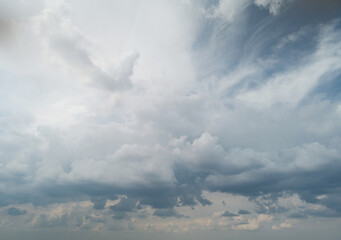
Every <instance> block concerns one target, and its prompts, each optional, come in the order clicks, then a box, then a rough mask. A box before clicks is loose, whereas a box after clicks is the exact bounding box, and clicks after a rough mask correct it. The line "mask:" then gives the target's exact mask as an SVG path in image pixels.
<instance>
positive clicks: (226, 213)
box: [221, 210, 238, 217]
mask: <svg viewBox="0 0 341 240" xmlns="http://www.w3.org/2000/svg"><path fill="white" fill-rule="evenodd" d="M221 216H223V217H236V216H238V214H235V213H231V212H229V211H227V210H226V211H225V212H223V214H222V215H221Z"/></svg>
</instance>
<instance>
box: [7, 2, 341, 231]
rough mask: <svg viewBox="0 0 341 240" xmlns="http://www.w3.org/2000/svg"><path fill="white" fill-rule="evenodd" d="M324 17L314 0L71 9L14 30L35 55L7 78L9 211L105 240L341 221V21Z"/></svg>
mask: <svg viewBox="0 0 341 240" xmlns="http://www.w3.org/2000/svg"><path fill="white" fill-rule="evenodd" d="M317 2H318V1H314V3H313V5H314V6H316V5H320V6H321V9H322V10H321V11H322V12H323V14H322V13H321V14H319V13H318V11H316V10H315V7H314V9H312V10H307V11H308V12H309V14H312V16H317V15H318V16H319V17H318V18H314V20H309V19H311V17H310V15H309V14H308V13H307V14H303V12H302V14H296V13H297V12H299V11H300V9H301V7H304V6H308V5H307V4H308V1H299V0H297V1H287V2H284V1H278V0H275V1H230V0H224V1H216V2H212V1H207V2H205V1H201V2H195V3H194V2H193V1H185V2H182V3H179V2H173V1H155V2H153V3H155V4H151V3H147V4H137V5H136V9H135V8H134V10H132V8H133V7H132V5H133V6H135V3H137V2H132V3H116V2H115V3H106V4H108V5H103V4H104V2H100V3H99V4H98V6H97V5H96V7H99V8H100V9H101V10H103V11H100V13H101V14H99V13H98V12H97V10H95V9H92V8H88V7H85V6H87V4H89V5H91V6H93V5H92V4H93V3H90V1H89V2H85V3H83V4H84V6H83V5H82V4H79V3H77V1H70V2H69V4H65V3H63V4H60V3H57V4H55V5H54V4H52V5H50V4H46V5H45V8H43V9H39V10H37V9H34V11H33V10H32V13H30V14H28V15H27V16H25V21H22V20H20V18H13V19H14V20H15V22H16V23H20V24H22V25H21V26H22V29H21V30H20V31H19V30H18V31H19V33H18V34H17V35H16V36H17V37H18V38H19V40H21V41H24V40H25V43H26V45H27V46H25V47H23V48H20V47H19V46H20V44H19V43H15V42H13V43H12V44H13V46H18V49H17V51H18V52H19V53H18V52H17V53H16V54H14V53H13V54H12V55H13V56H12V57H13V58H14V59H15V61H13V62H11V61H8V62H7V61H4V62H6V65H4V67H3V69H1V71H0V73H1V78H0V79H1V80H0V82H1V85H2V86H3V87H2V88H1V89H0V94H1V95H2V99H3V101H1V103H0V145H1V151H0V159H1V160H0V206H1V207H4V209H5V210H4V211H7V214H8V215H25V216H23V217H22V218H27V219H28V218H30V219H31V223H30V224H31V225H32V226H37V227H42V228H54V227H55V226H60V227H62V228H69V229H70V228H72V229H74V228H75V229H97V230H98V229H101V228H102V227H104V226H106V227H107V229H109V228H111V229H120V230H122V229H126V230H129V229H135V228H139V229H144V227H146V228H147V229H149V230H151V229H153V231H154V230H155V229H168V228H169V229H172V231H180V229H181V230H183V231H186V230H185V229H186V228H187V229H211V228H214V227H216V228H221V229H224V228H232V229H236V230H256V229H259V228H261V227H262V226H263V224H264V225H266V223H268V224H269V223H270V222H271V226H274V229H279V228H288V227H289V226H291V225H292V226H295V225H294V224H293V223H292V222H287V221H286V218H289V219H292V220H293V219H295V220H302V221H303V220H306V221H309V219H311V218H315V217H330V218H337V217H339V216H340V212H341V209H340V204H339V203H340V196H341V194H340V191H339V188H340V184H339V183H340V181H339V180H340V169H341V168H340V161H339V159H340V156H341V152H340V150H339V146H340V130H341V128H340V124H339V122H340V117H341V115H340V106H341V104H340V98H339V94H338V89H339V88H338V86H339V83H338V79H339V76H340V73H341V72H340V69H341V65H340V62H341V61H340V59H341V55H340V54H341V50H340V49H341V48H340V47H341V45H340V43H339V39H340V34H341V31H340V20H339V19H338V18H337V19H335V16H337V14H336V13H333V14H330V15H328V14H326V13H325V10H323V9H324V8H322V5H323V4H322V3H320V2H319V3H317ZM133 3H134V4H133ZM120 4H122V6H121V5H120ZM125 4H127V5H125ZM131 4H132V5H131ZM255 4H256V6H255ZM80 5H82V6H80ZM104 6H107V8H108V9H104V8H106V7H104ZM257 6H258V7H257ZM93 7H94V6H93ZM83 8H87V10H85V9H83ZM263 8H266V9H269V12H270V14H269V12H267V11H264V9H263ZM117 9H118V10H117ZM307 9H308V8H307ZM114 10H115V11H117V12H115V14H113V13H112V12H111V11H114ZM123 10H124V11H123ZM25 11H26V10H25ZM84 11H89V12H88V13H91V14H93V15H91V14H89V16H92V17H91V18H89V19H88V18H85V17H84V16H83V15H82V14H83V13H84ZM120 11H122V12H121V13H120ZM131 11H133V12H131ZM135 11H136V12H135ZM116 13H117V14H116ZM14 15H16V14H14ZM17 15H18V14H17ZM19 15H20V14H19ZM102 15H103V16H102ZM322 15H323V16H322ZM327 15H328V16H327ZM84 18H85V19H86V20H84ZM130 18H131V19H130ZM26 20H27V21H26ZM315 20H316V22H315ZM23 22H25V24H24V23H23ZM293 22H294V23H293ZM99 26H100V27H99ZM32 30H34V31H32ZM23 36H25V37H23ZM26 40H27V41H26ZM19 42H20V41H19ZM24 48H25V49H29V50H28V52H31V51H32V52H34V53H35V54H32V55H30V54H28V56H29V59H30V60H29V61H26V60H25V59H26V58H25V57H24V56H25V54H26V53H27V52H25V51H21V49H24ZM131 49H136V50H133V51H131ZM17 54H18V55H17ZM1 56H2V58H1V59H3V57H4V56H5V55H2V54H1ZM26 57H27V56H26ZM19 59H20V60H21V61H16V60H19ZM1 61H2V60H1ZM25 61H26V63H25ZM23 62H24V63H25V64H23ZM14 63H15V64H14ZM328 84H330V85H328ZM326 86H331V87H329V88H328V87H326ZM331 88H332V90H333V91H332V90H331ZM332 93H333V94H332ZM213 193H220V194H222V196H224V194H226V195H227V196H229V198H226V199H224V200H222V199H219V200H217V199H214V198H213V199H211V198H210V197H208V196H209V195H210V194H213ZM231 196H235V197H236V198H238V197H239V198H240V199H244V200H245V199H248V201H247V204H246V203H245V202H243V201H240V202H239V201H237V200H235V201H236V202H237V203H236V204H235V206H234V207H231V206H230V204H232V205H233V201H230V200H231V199H233V197H231ZM287 196H290V197H292V198H293V199H294V196H295V197H296V198H297V199H294V200H292V201H289V200H287V201H288V202H289V203H288V204H283V202H282V201H284V200H283V199H285V198H286V197H287ZM288 198H289V197H288ZM82 201H87V204H86V207H84V208H83V207H74V208H73V207H70V208H67V207H65V205H67V204H71V203H79V202H82ZM245 201H246V200H245ZM218 202H219V204H220V205H219V204H217V203H218ZM222 202H223V203H224V204H221V203H222ZM231 202H232V203H231ZM297 202H299V206H298V204H297ZM13 204H15V206H17V207H18V208H14V207H13V208H8V206H11V205H13ZM30 204H32V206H31V205H30ZM54 204H55V205H54ZM295 204H296V205H295ZM22 205H23V206H22ZM28 206H29V207H28ZM51 206H54V207H55V206H63V207H65V209H64V208H62V207H61V208H60V209H59V210H55V211H54V210H53V211H52V210H51V211H50V208H52V207H51ZM21 208H22V209H25V210H21ZM35 208H36V209H38V210H34V209H35ZM56 208H57V209H58V207H56ZM227 208H228V209H231V211H232V212H229V211H225V209H227ZM10 209H11V210H10ZM26 209H27V210H26ZM42 209H44V210H42ZM70 209H71V210H70ZM198 209H199V210H198ZM245 209H249V210H250V209H254V210H253V211H252V212H249V211H248V210H245ZM26 211H27V212H26ZM250 211H251V210H250ZM212 212H216V213H219V214H220V215H219V214H218V215H214V214H213V217H212V214H211V213H212ZM185 216H186V217H185ZM222 216H223V217H226V218H222ZM7 217H8V216H7ZM187 217H188V219H187ZM8 218H9V217H8ZM171 218H173V219H171ZM13 219H14V218H13ZM17 219H19V218H17ZM155 219H157V220H155ZM169 219H171V220H172V221H173V220H174V221H176V223H175V224H174V225H167V224H168V222H167V223H166V221H169ZM192 220H193V221H192ZM13 221H20V219H19V220H15V219H14V220H13ZM29 221H30V220H29V219H28V222H29ZM186 221H187V222H186ZM189 221H192V222H193V225H191V224H190V223H189ZM272 221H273V222H272ZM121 223H122V225H121ZM115 224H116V225H115ZM181 224H183V226H181ZM290 224H291V225H290ZM114 225H115V226H114ZM152 226H153V227H152ZM271 226H267V227H269V228H271ZM104 228H105V227H104Z"/></svg>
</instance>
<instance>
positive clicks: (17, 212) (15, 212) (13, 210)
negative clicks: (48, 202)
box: [7, 207, 27, 216]
mask: <svg viewBox="0 0 341 240" xmlns="http://www.w3.org/2000/svg"><path fill="white" fill-rule="evenodd" d="M26 213H27V212H26V210H21V209H19V208H15V207H11V208H8V209H7V214H8V215H11V216H20V215H25V214H26Z"/></svg>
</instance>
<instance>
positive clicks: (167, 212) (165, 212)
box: [153, 209, 184, 218]
mask: <svg viewBox="0 0 341 240" xmlns="http://www.w3.org/2000/svg"><path fill="white" fill-rule="evenodd" d="M153 215H154V216H158V217H161V218H168V217H176V218H182V217H184V215H182V214H179V213H177V212H176V211H175V209H156V210H155V211H154V214H153Z"/></svg>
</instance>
